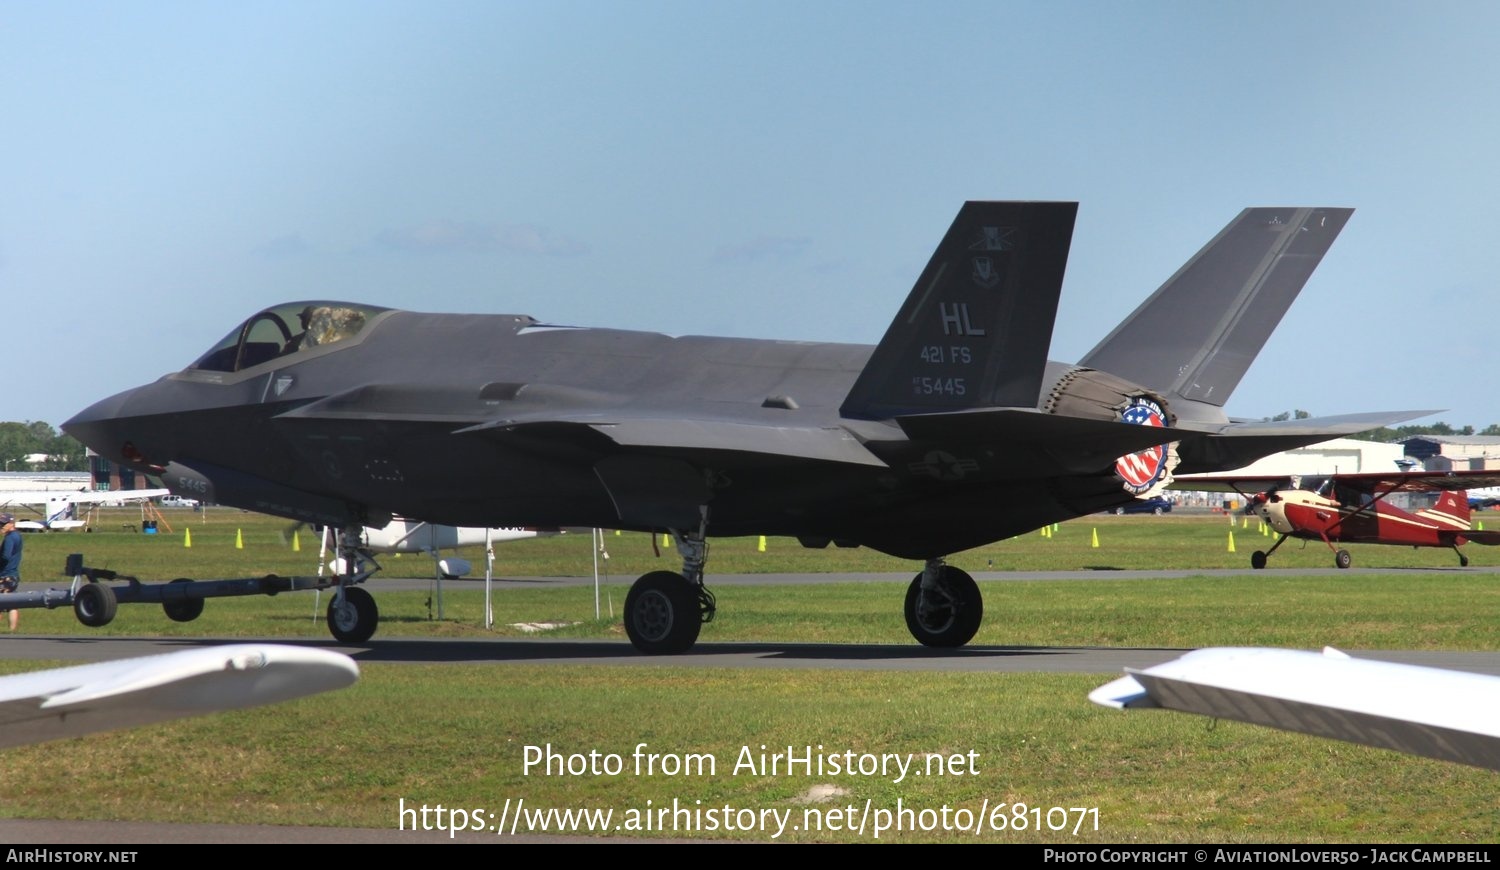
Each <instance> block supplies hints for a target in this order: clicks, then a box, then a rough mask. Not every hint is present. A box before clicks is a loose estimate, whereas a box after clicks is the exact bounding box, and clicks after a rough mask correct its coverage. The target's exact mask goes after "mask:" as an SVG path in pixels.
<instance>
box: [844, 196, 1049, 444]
mask: <svg viewBox="0 0 1500 870" xmlns="http://www.w3.org/2000/svg"><path fill="white" fill-rule="evenodd" d="M1077 213H1078V204H1077V203H1073V202H969V203H965V204H964V207H963V208H962V209H960V210H959V213H958V217H957V218H956V219H955V220H954V221H953V226H952V227H950V228H949V229H948V234H947V235H946V236H944V237H943V241H942V244H940V245H938V248H937V251H936V252H934V253H933V255H932V259H931V260H930V261H929V262H928V264H927V268H926V269H925V270H923V272H922V276H921V277H920V278H919V279H917V283H916V286H915V287H913V288H912V291H911V295H910V296H908V297H907V299H906V304H905V305H903V306H902V307H901V312H900V314H898V315H897V316H896V319H895V320H894V321H893V322H892V323H891V326H890V328H889V329H887V330H886V333H885V337H884V338H882V339H881V340H880V344H879V345H878V346H877V347H876V348H875V352H874V353H873V354H871V356H870V360H869V362H868V363H866V364H865V368H864V370H863V371H861V372H860V374H859V379H858V380H857V381H855V383H854V387H853V388H852V389H851V390H850V391H849V395H848V396H847V397H846V398H845V399H844V405H843V408H842V409H841V411H842V413H843V415H844V416H845V417H861V418H867V419H879V418H889V417H894V416H898V415H902V414H917V413H933V412H943V411H957V410H963V409H967V408H983V407H1014V406H1024V407H1028V408H1034V407H1036V403H1037V395H1038V393H1039V392H1040V391H1041V382H1042V372H1043V370H1044V369H1045V367H1046V364H1047V350H1048V347H1049V345H1050V344H1051V342H1052V322H1053V320H1054V318H1055V317H1056V315H1057V300H1058V297H1059V296H1060V295H1061V293H1062V280H1063V271H1064V269H1065V268H1066V266H1067V262H1068V247H1069V245H1071V243H1072V240H1073V220H1074V218H1075V217H1076V216H1077Z"/></svg>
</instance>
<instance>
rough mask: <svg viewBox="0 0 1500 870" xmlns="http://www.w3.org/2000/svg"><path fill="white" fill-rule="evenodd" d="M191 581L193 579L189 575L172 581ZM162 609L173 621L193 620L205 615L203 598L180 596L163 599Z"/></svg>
mask: <svg viewBox="0 0 1500 870" xmlns="http://www.w3.org/2000/svg"><path fill="white" fill-rule="evenodd" d="M191 582H193V581H192V580H191V579H190V578H188V577H178V578H177V579H176V580H173V581H172V583H191ZM168 585H169V586H170V585H172V584H168ZM161 609H162V610H163V611H164V612H165V613H166V614H167V618H168V619H170V620H172V621H173V622H192V621H193V620H195V619H197V618H198V617H200V616H202V615H203V599H202V598H178V599H175V600H163V601H162V603H161Z"/></svg>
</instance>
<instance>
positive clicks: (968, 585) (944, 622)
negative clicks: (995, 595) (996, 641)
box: [906, 565, 984, 649]
mask: <svg viewBox="0 0 1500 870" xmlns="http://www.w3.org/2000/svg"><path fill="white" fill-rule="evenodd" d="M938 585H939V586H940V587H942V592H943V594H942V595H940V596H938V599H939V600H936V601H929V602H923V601H922V599H923V597H924V596H923V594H922V575H921V574H918V575H917V576H916V577H915V578H913V580H912V581H911V585H910V586H908V587H906V629H907V631H910V632H911V636H912V637H914V638H916V639H917V640H918V641H919V642H921V643H922V644H923V645H924V646H932V647H942V648H947V649H951V648H953V647H960V646H963V645H964V644H966V643H968V642H969V641H970V640H973V638H974V634H975V633H976V632H978V631H979V623H980V622H982V621H983V620H984V596H982V595H981V594H980V593H979V584H978V583H975V582H974V578H973V577H970V576H969V575H968V574H966V573H964V572H963V571H960V570H959V569H957V568H954V567H952V566H951V565H944V566H943V572H942V575H941V576H940V577H939V578H938ZM923 604H925V605H926V606H922V605H923Z"/></svg>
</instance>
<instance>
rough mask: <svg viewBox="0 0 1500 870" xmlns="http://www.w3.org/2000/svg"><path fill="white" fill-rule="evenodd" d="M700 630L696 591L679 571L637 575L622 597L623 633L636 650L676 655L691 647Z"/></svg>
mask: <svg viewBox="0 0 1500 870" xmlns="http://www.w3.org/2000/svg"><path fill="white" fill-rule="evenodd" d="M702 629H703V612H702V608H700V607H699V605H698V591H697V590H696V589H694V588H693V585H692V584H691V583H689V582H688V581H687V578H685V577H683V576H682V575H681V574H674V573H673V572H671V571H652V572H651V573H649V574H643V575H641V578H640V579H639V580H636V581H635V583H633V584H631V586H630V594H628V595H626V596H625V633H626V634H627V635H629V636H630V642H631V644H633V645H634V646H635V648H636V649H638V650H640V651H641V652H643V653H647V654H650V655H676V654H677V653H684V652H687V651H688V650H690V649H692V648H693V644H695V643H697V642H698V632H699V631H702Z"/></svg>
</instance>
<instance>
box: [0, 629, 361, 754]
mask: <svg viewBox="0 0 1500 870" xmlns="http://www.w3.org/2000/svg"><path fill="white" fill-rule="evenodd" d="M358 677H359V666H358V665H356V664H355V663H354V660H353V659H351V658H349V657H348V656H346V655H343V654H341V653H335V652H330V651H328V650H322V649H314V648H309V647H299V646H288V645H283V644H266V643H257V644H230V645H227V646H214V647H204V648H201V649H189V650H182V651H179V652H172V653H166V654H165V655H156V656H144V657H141V658H133V659H122V660H120V661H112V662H99V663H95V664H88V665H78V666H75V667H69V668H54V669H51V670H44V671H36V672H33V673H23V674H12V675H9V676H4V677H0V747H6V746H19V745H22V744H26V743H39V742H42V741H45V740H55V739H58V738H63V737H77V736H79V735H82V734H90V733H93V732H95V731H110V730H114V729H117V728H128V727H135V726H138V725H145V724H149V723H152V722H163V721H166V720H169V719H178V718H182V717H185V716H198V715H202V714H204V713H212V712H216V711H219V710H235V709H240V708H244V707H255V706H258V705H261V704H273V703H277V702H279V701H287V700H291V699H293V698H300V697H302V696H304V695H312V694H316V693H318V692H326V691H329V690H331V689H339V688H343V687H344V686H348V685H350V684H352V683H353V682H354V681H355V680H356V679H358Z"/></svg>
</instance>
